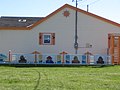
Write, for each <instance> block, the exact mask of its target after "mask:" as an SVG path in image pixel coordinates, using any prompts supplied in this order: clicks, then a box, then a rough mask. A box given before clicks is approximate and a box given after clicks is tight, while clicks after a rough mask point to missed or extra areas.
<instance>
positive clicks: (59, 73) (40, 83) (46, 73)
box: [0, 66, 120, 90]
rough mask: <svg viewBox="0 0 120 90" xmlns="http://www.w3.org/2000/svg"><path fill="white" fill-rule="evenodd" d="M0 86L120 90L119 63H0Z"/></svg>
mask: <svg viewBox="0 0 120 90" xmlns="http://www.w3.org/2000/svg"><path fill="white" fill-rule="evenodd" d="M0 90H120V66H110V67H102V68H93V67H89V66H88V67H84V66H81V67H28V68H25V67H24V68H16V67H3V66H1V67H0Z"/></svg>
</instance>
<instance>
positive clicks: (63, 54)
mask: <svg viewBox="0 0 120 90" xmlns="http://www.w3.org/2000/svg"><path fill="white" fill-rule="evenodd" d="M60 54H61V55H62V58H63V59H62V64H64V62H65V60H64V56H65V54H67V52H65V51H63V52H61V53H60Z"/></svg>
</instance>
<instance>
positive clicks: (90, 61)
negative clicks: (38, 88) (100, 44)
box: [0, 53, 112, 65]
mask: <svg viewBox="0 0 120 90" xmlns="http://www.w3.org/2000/svg"><path fill="white" fill-rule="evenodd" d="M3 56H4V55H3ZM21 56H22V58H21ZM6 57H7V60H8V61H7V63H8V62H9V63H11V64H80V65H97V64H104V65H110V64H112V62H111V61H112V58H111V56H109V55H80V54H25V53H18V54H17V53H12V54H9V55H8V56H7V55H6ZM2 59H3V60H2ZM4 59H5V60H6V58H5V56H4V57H3V58H2V54H1V57H0V60H1V62H2V61H3V62H5V60H4ZM21 59H22V60H21Z"/></svg>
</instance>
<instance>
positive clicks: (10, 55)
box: [8, 50, 11, 62]
mask: <svg viewBox="0 0 120 90" xmlns="http://www.w3.org/2000/svg"><path fill="white" fill-rule="evenodd" d="M8 56H9V62H11V50H9V55H8Z"/></svg>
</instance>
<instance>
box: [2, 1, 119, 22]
mask: <svg viewBox="0 0 120 90" xmlns="http://www.w3.org/2000/svg"><path fill="white" fill-rule="evenodd" d="M66 3H67V4H70V5H72V6H75V2H72V0H0V16H18V17H45V16H47V15H49V14H50V13H52V12H54V11H55V10H56V9H58V8H60V7H61V6H63V5H64V4H66ZM87 5H89V12H91V13H93V14H96V15H99V16H101V17H104V18H107V19H110V20H112V21H115V22H117V23H120V0H78V8H80V9H83V10H87Z"/></svg>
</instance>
